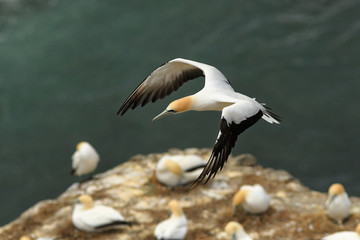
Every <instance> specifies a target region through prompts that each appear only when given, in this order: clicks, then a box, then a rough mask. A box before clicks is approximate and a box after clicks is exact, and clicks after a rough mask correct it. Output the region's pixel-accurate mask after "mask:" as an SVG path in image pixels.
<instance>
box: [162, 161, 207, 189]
mask: <svg viewBox="0 0 360 240" xmlns="http://www.w3.org/2000/svg"><path fill="white" fill-rule="evenodd" d="M206 164H207V161H205V160H203V159H202V158H201V157H200V156H197V155H185V156H184V155H176V156H170V155H165V156H163V157H162V158H161V159H160V160H159V161H158V163H157V165H156V172H155V173H156V178H157V179H158V180H159V181H160V182H161V183H163V184H165V185H167V186H170V187H175V186H178V185H186V184H188V183H190V182H193V181H194V180H196V179H197V178H198V177H199V175H200V174H201V172H202V170H203V169H204V167H205V166H206Z"/></svg>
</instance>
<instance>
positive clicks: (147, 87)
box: [117, 59, 204, 115]
mask: <svg viewBox="0 0 360 240" xmlns="http://www.w3.org/2000/svg"><path fill="white" fill-rule="evenodd" d="M188 62H190V61H188ZM200 76H204V72H203V70H202V69H201V68H199V67H196V66H194V65H192V64H190V63H187V62H186V60H184V59H174V60H171V61H169V62H167V63H165V64H163V65H162V66H160V67H159V68H157V69H156V70H155V71H153V72H152V73H151V74H150V75H149V76H148V77H147V78H146V79H145V80H144V81H143V82H142V83H141V84H140V85H139V86H138V87H137V88H136V89H135V90H134V91H133V92H132V93H131V95H130V96H129V97H128V98H127V99H126V101H125V102H124V103H123V105H122V106H121V107H120V109H119V111H118V113H117V114H121V115H123V114H125V113H126V112H127V111H128V110H129V109H130V108H131V109H134V108H136V107H137V106H139V105H140V104H141V106H144V105H145V104H147V103H148V102H150V101H152V102H155V101H156V100H158V99H159V98H164V97H165V96H167V95H169V94H171V93H172V92H174V91H176V90H177V89H178V88H179V87H180V86H181V85H183V83H184V82H186V81H188V80H191V79H194V78H197V77H200Z"/></svg>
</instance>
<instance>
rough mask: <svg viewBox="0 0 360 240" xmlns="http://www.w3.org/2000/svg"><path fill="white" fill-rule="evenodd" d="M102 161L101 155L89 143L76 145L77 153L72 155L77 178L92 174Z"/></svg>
mask: <svg viewBox="0 0 360 240" xmlns="http://www.w3.org/2000/svg"><path fill="white" fill-rule="evenodd" d="M99 160H100V157H99V154H98V153H97V152H96V150H95V149H94V148H93V146H91V145H90V143H88V142H80V143H78V144H77V145H76V151H75V152H74V154H73V155H72V171H71V173H72V174H73V175H75V176H81V175H85V174H89V173H92V172H93V171H94V170H95V169H96V167H97V164H98V162H99Z"/></svg>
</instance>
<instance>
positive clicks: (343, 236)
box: [322, 224, 360, 240]
mask: <svg viewBox="0 0 360 240" xmlns="http://www.w3.org/2000/svg"><path fill="white" fill-rule="evenodd" d="M322 240H360V224H358V225H357V226H356V230H355V232H354V231H341V232H337V233H333V234H331V235H328V236H326V237H324V238H323V239H322Z"/></svg>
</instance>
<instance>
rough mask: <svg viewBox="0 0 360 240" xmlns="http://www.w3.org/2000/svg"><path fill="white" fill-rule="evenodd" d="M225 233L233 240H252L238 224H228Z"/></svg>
mask: <svg viewBox="0 0 360 240" xmlns="http://www.w3.org/2000/svg"><path fill="white" fill-rule="evenodd" d="M225 232H226V233H227V234H228V236H229V237H231V240H252V238H251V237H250V236H249V235H247V233H246V232H245V230H244V228H243V226H242V225H241V224H240V223H238V222H234V221H232V222H228V224H226V226H225Z"/></svg>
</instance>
